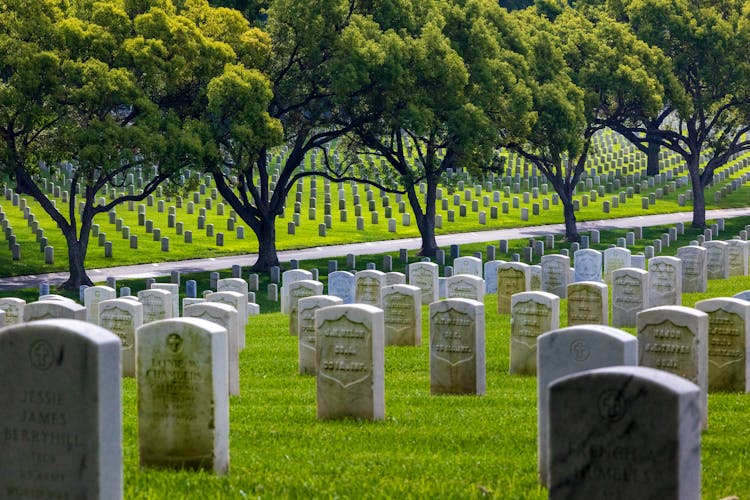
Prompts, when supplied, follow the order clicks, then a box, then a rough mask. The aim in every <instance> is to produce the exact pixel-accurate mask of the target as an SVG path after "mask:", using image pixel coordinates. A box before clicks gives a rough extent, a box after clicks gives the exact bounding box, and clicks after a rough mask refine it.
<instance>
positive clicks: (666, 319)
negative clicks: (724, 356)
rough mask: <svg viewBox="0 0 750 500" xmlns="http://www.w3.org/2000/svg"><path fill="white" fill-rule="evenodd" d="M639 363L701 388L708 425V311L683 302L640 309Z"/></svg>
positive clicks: (704, 414)
mask: <svg viewBox="0 0 750 500" xmlns="http://www.w3.org/2000/svg"><path fill="white" fill-rule="evenodd" d="M637 323H638V325H637V328H638V364H639V365H640V366H648V367H651V368H658V369H660V370H665V371H668V372H670V373H674V374H675V375H679V376H680V377H683V378H686V379H688V380H690V381H691V382H693V383H694V384H696V385H697V386H698V387H700V389H701V400H700V401H701V413H702V415H703V416H702V422H703V426H704V427H706V426H707V425H708V315H707V314H706V313H704V312H702V311H699V310H697V309H692V308H689V307H683V306H661V307H652V308H650V309H646V310H645V311H642V312H640V313H638V320H637Z"/></svg>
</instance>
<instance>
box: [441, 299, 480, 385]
mask: <svg viewBox="0 0 750 500" xmlns="http://www.w3.org/2000/svg"><path fill="white" fill-rule="evenodd" d="M484 333H485V332H484V304H482V303H481V302H478V301H476V300H471V299H461V298H458V299H447V300H441V301H438V302H433V303H432V304H430V393H431V394H476V395H483V394H484V393H485V388H486V375H485V372H486V367H485V343H484Z"/></svg>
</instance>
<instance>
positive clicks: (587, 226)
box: [0, 207, 750, 290]
mask: <svg viewBox="0 0 750 500" xmlns="http://www.w3.org/2000/svg"><path fill="white" fill-rule="evenodd" d="M740 216H750V207H747V208H736V209H725V210H708V211H707V212H706V219H717V218H721V217H723V218H725V219H729V218H732V217H740ZM690 220H692V212H680V213H674V214H659V215H644V216H639V217H624V218H621V219H607V220H597V221H588V222H579V223H578V229H579V231H582V232H583V231H589V230H591V229H600V230H601V229H615V228H631V227H637V226H641V227H647V226H660V225H666V224H675V223H677V222H689V221H690ZM564 232H565V226H564V225H563V224H548V225H544V226H529V227H519V228H512V229H496V230H492V231H476V232H471V233H458V234H444V235H439V236H437V243H438V245H440V246H448V245H453V244H456V245H463V244H467V243H483V242H491V241H498V240H516V239H520V238H531V237H537V236H542V235H546V234H562V233H564ZM420 246H421V239H420V238H404V239H397V240H387V241H374V242H368V243H350V244H346V245H331V246H325V247H314V248H303V249H300V250H284V251H280V252H279V260H280V261H282V262H289V261H290V260H292V259H297V260H311V259H330V258H335V257H340V256H342V255H347V254H354V255H367V254H377V253H386V252H397V251H398V250H399V249H401V248H406V249H409V250H414V249H418V248H420ZM256 258H257V254H244V255H231V256H227V257H216V258H207V259H194V260H183V261H175V262H159V263H154V264H137V265H132V266H119V267H108V268H102V269H90V270H88V275H89V277H90V278H91V279H92V281H94V282H98V281H104V280H105V279H106V278H107V277H109V276H114V277H116V278H136V279H145V278H156V277H159V276H167V275H169V274H170V273H171V272H172V271H180V272H181V273H190V272H202V271H203V272H204V271H218V270H221V269H229V268H231V267H232V266H233V265H235V264H238V265H241V266H250V265H251V264H252V263H253V262H255V259H256ZM67 278H68V273H67V272H59V273H49V274H38V275H30V276H15V277H10V278H0V290H17V289H19V288H29V287H35V286H37V285H38V284H39V283H43V282H47V283H50V284H51V285H56V284H60V283H62V282H63V281H65V280H66V279H67Z"/></svg>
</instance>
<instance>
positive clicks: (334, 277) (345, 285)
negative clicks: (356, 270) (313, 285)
mask: <svg viewBox="0 0 750 500" xmlns="http://www.w3.org/2000/svg"><path fill="white" fill-rule="evenodd" d="M328 295H333V296H335V297H339V298H340V299H342V300H343V301H344V304H353V303H354V275H353V274H352V273H350V272H348V271H334V272H332V273H330V274H328Z"/></svg>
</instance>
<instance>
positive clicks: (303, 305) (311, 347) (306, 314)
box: [297, 295, 343, 375]
mask: <svg viewBox="0 0 750 500" xmlns="http://www.w3.org/2000/svg"><path fill="white" fill-rule="evenodd" d="M341 304H343V301H342V300H341V299H340V298H339V297H334V296H333V295H313V296H311V297H302V298H301V299H299V302H297V321H298V324H299V356H298V360H299V374H300V375H315V344H316V333H315V311H317V310H318V309H322V308H324V307H328V306H337V305H341Z"/></svg>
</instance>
